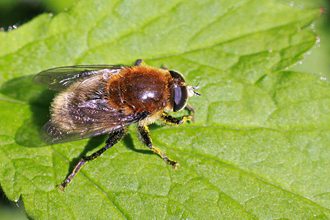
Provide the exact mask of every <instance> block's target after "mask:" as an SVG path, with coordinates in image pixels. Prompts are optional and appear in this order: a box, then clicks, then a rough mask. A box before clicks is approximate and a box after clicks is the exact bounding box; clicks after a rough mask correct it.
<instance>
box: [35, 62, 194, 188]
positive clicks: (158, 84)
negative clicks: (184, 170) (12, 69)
mask: <svg viewBox="0 0 330 220" xmlns="http://www.w3.org/2000/svg"><path fill="white" fill-rule="evenodd" d="M33 80H34V82H35V83H36V84H38V85H41V86H46V87H48V88H49V89H51V90H55V91H58V92H59V93H58V94H57V96H56V97H55V99H54V101H53V103H52V106H51V119H50V120H49V121H48V122H47V123H46V124H45V125H44V126H43V128H42V130H41V131H40V134H39V136H40V138H41V139H42V140H44V141H45V142H47V143H50V144H57V143H65V142H70V141H76V140H81V139H85V138H90V137H93V136H97V135H101V134H109V137H108V139H107V141H106V144H105V146H104V147H103V148H102V149H100V150H98V151H97V152H95V153H93V154H92V155H90V156H84V157H82V159H81V160H80V161H79V163H78V164H77V165H76V167H75V168H74V170H73V172H72V173H71V174H70V175H69V176H68V178H67V179H66V180H65V181H64V182H63V183H62V184H60V185H59V188H61V189H62V190H63V191H64V190H65V187H66V186H67V185H68V184H69V183H70V182H71V181H72V179H73V177H74V176H75V175H76V174H77V173H78V172H79V170H80V169H81V168H82V167H83V165H84V164H85V163H86V162H88V161H91V160H94V159H96V158H97V157H98V156H100V155H101V154H102V153H103V152H105V151H106V150H107V149H109V148H111V147H112V146H113V145H115V144H116V143H117V142H118V141H120V140H121V139H122V138H123V137H124V136H125V134H126V131H127V126H128V125H130V124H132V123H138V131H139V133H140V135H141V139H142V141H143V142H144V144H145V145H147V146H148V147H149V148H150V149H151V150H152V151H153V152H154V153H156V154H158V155H159V156H160V157H162V158H163V159H164V160H165V161H166V162H167V163H169V164H171V165H172V166H173V167H174V168H176V167H177V166H178V165H179V163H178V162H176V161H173V160H171V159H170V158H168V157H167V156H166V155H165V154H164V153H162V152H161V151H160V150H159V149H158V148H156V147H154V146H153V144H152V141H151V137H150V132H149V129H148V125H149V124H152V123H153V122H155V120H157V119H161V120H162V121H163V122H165V123H166V124H170V125H180V124H183V123H185V122H186V121H191V120H193V114H194V109H193V108H192V107H191V106H190V105H188V98H189V97H192V96H193V95H198V96H200V94H199V93H197V92H196V91H195V89H197V88H198V86H195V87H192V86H188V85H187V84H186V82H185V80H184V77H183V75H182V74H181V73H179V72H178V71H175V70H168V69H165V68H162V69H158V68H154V67H149V66H146V64H145V63H144V62H143V61H142V60H138V61H137V62H136V65H135V66H121V65H108V66H106V65H90V66H83V65H81V66H68V67H57V68H53V69H48V70H44V71H42V72H40V73H39V74H38V75H36V76H35V77H34V79H33ZM185 107H187V108H188V109H189V110H190V112H191V114H190V115H186V116H183V117H182V118H181V119H180V118H175V117H173V116H171V115H169V114H168V113H167V112H172V111H174V112H177V111H180V110H182V109H183V108H185Z"/></svg>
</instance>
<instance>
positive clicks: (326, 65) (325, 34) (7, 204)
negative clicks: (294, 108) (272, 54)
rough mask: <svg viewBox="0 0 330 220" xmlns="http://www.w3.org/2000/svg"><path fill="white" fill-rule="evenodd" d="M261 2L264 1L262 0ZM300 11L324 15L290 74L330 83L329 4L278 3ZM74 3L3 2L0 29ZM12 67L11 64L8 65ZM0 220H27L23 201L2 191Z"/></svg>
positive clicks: (320, 0) (313, 0) (321, 0)
mask: <svg viewBox="0 0 330 220" xmlns="http://www.w3.org/2000/svg"><path fill="white" fill-rule="evenodd" d="M260 1H262V0H260ZM279 1H280V2H283V3H284V4H291V5H293V6H295V7H298V8H320V10H324V13H323V15H322V16H321V17H320V19H319V20H318V21H317V22H316V23H315V31H316V33H317V34H318V36H319V37H320V43H318V44H316V46H315V47H314V48H313V49H312V50H311V51H310V52H308V54H306V56H305V59H304V60H303V61H302V62H299V63H297V64H296V65H295V66H293V67H291V68H290V69H291V70H295V71H300V72H306V73H313V74H317V75H320V76H322V77H324V79H325V80H328V81H329V82H330V62H329V54H330V28H329V27H330V13H328V10H329V9H330V0H294V1H289V0H279ZM74 2H75V0H0V29H1V31H11V30H12V29H15V28H17V27H19V26H21V25H24V23H26V22H28V21H29V20H31V19H33V18H34V17H36V16H38V15H39V14H42V13H52V14H54V15H56V14H58V13H60V12H61V11H63V10H66V9H67V8H69V7H70V6H71V5H72V4H74ZM8 65H10V64H8ZM0 219H2V220H6V219H17V220H19V219H27V217H26V215H25V212H24V207H23V204H22V202H21V201H18V202H11V201H8V199H7V198H6V196H5V195H4V193H3V191H2V189H1V188H0Z"/></svg>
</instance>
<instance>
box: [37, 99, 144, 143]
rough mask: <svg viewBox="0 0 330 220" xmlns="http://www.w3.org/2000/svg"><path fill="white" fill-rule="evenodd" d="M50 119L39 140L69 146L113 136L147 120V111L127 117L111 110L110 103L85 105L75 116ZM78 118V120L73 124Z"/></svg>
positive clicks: (77, 110)
mask: <svg viewBox="0 0 330 220" xmlns="http://www.w3.org/2000/svg"><path fill="white" fill-rule="evenodd" d="M72 114H73V115H72V116H73V117H67V116H66V115H63V116H60V117H57V118H58V119H57V120H52V119H51V120H49V121H48V122H47V123H46V124H45V125H44V127H43V128H42V129H41V131H40V134H39V137H40V138H41V139H42V140H44V141H45V142H47V143H50V144H56V143H65V142H70V141H77V140H81V139H85V138H90V137H94V136H98V135H101V134H106V133H110V132H111V131H113V130H116V129H119V128H123V127H126V126H128V125H130V124H132V123H135V122H138V121H140V120H142V119H144V118H146V117H147V116H148V115H149V113H148V112H147V111H143V112H138V113H136V114H133V115H126V114H125V113H124V112H122V111H118V109H114V108H111V107H110V106H109V104H108V103H107V101H106V100H104V99H97V100H91V101H88V102H84V103H82V104H80V105H79V109H76V110H75V111H74V112H73V113H72ZM72 118H74V121H72Z"/></svg>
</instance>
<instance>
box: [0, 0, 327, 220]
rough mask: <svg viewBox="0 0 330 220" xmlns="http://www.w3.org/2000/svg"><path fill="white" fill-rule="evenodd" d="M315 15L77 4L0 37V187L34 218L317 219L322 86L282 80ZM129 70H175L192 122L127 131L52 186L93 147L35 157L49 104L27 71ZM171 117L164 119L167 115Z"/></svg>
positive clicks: (205, 6) (321, 202)
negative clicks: (174, 163) (184, 85)
mask: <svg viewBox="0 0 330 220" xmlns="http://www.w3.org/2000/svg"><path fill="white" fill-rule="evenodd" d="M319 14H320V12H319V10H315V9H299V8H295V7H291V6H290V5H289V4H282V3H279V2H278V1H272V0H266V1H260V0H259V1H258V0H254V1H253V0H252V1H251V0H250V1H246V0H241V1H239V0H237V1H235V2H234V1H221V0H210V1H192V0H190V1H179V0H170V1H150V0H140V1H132V0H127V1H114V0H113V1H107V0H98V1H97V0H94V1H87V0H82V1H79V2H78V3H77V4H76V5H75V6H74V7H73V8H71V9H70V10H69V11H67V12H63V13H60V14H59V15H57V16H55V17H52V16H50V15H48V14H44V15H41V16H39V17H37V18H35V19H34V20H33V21H31V22H29V23H27V24H25V25H23V26H21V27H19V28H18V29H17V30H14V31H12V32H8V33H7V32H0V39H1V46H0V47H1V48H0V85H1V89H0V92H1V94H0V105H1V106H2V108H1V109H0V126H1V128H0V158H1V160H0V183H1V187H2V188H3V190H4V192H5V194H6V195H7V196H8V198H9V199H11V200H15V201H16V200H18V199H19V198H20V197H21V198H22V200H23V202H24V205H25V209H26V212H27V215H28V216H29V217H31V218H35V219H48V218H53V219H55V218H56V219H79V218H86V219H89V218H90V219H125V218H126V219H128V218H129V219H143V218H146V219H179V218H196V219H215V218H220V219H224V218H227V219H229V218H230V219H266V218H267V219H270V218H272V219H273V218H282V219H284V218H285V219H311V218H318V219H326V218H329V215H330V212H329V208H330V197H329V194H328V191H329V187H330V184H329V183H330V175H329V170H330V163H329V162H328V161H329V158H330V148H329V145H328V143H329V141H330V126H329V125H330V123H329V122H330V116H329V115H330V114H329V113H330V101H329V100H330V99H329V96H330V95H329V94H330V86H329V85H328V83H326V82H325V81H322V80H321V79H320V78H319V77H317V76H314V75H310V74H304V73H297V72H288V71H283V70H284V69H285V68H287V67H289V66H291V65H292V64H294V63H296V62H297V61H299V60H301V59H302V57H303V54H304V53H305V52H307V51H308V50H310V49H311V47H312V46H313V45H314V44H315V42H316V35H315V33H313V31H312V30H311V29H310V24H311V23H312V22H314V21H315V19H316V18H317V17H318V16H319ZM139 58H142V59H144V60H145V61H146V62H147V63H148V64H149V65H151V66H156V67H160V66H162V65H166V66H168V67H169V68H171V69H176V70H179V71H180V72H182V73H183V74H184V75H185V77H186V81H187V82H188V83H189V84H191V85H196V84H198V83H200V87H201V88H200V90H199V92H200V93H201V94H202V97H193V98H191V99H190V100H189V103H190V104H191V105H192V106H193V107H194V108H195V123H188V124H185V125H182V126H178V127H170V126H159V125H152V126H150V128H151V136H152V138H153V143H154V145H155V146H157V147H159V148H160V149H161V150H162V151H163V152H164V153H165V154H166V155H168V156H169V157H170V158H172V159H174V160H178V161H180V167H179V168H178V169H176V170H174V169H173V168H172V167H171V166H169V165H168V164H166V163H165V162H164V161H163V160H162V159H161V158H159V157H158V156H157V155H155V154H153V153H151V152H150V150H148V149H147V148H146V147H145V146H143V145H142V144H141V143H140V142H139V140H138V137H137V135H136V127H134V126H131V127H130V131H131V132H130V134H129V135H127V136H126V137H125V138H124V139H123V140H122V141H121V142H120V143H118V144H116V145H115V146H114V147H113V148H111V149H110V150H108V151H107V152H105V153H104V154H102V156H101V157H99V158H98V159H97V160H95V161H92V162H90V163H88V164H87V165H86V166H84V167H83V169H82V170H81V172H80V173H79V174H78V175H77V176H76V177H75V178H74V180H73V182H72V184H71V185H69V186H68V187H67V190H66V191H65V192H64V193H63V192H61V191H60V190H59V189H57V188H56V185H57V184H60V183H61V182H62V181H63V180H64V179H65V178H66V177H67V175H68V174H69V173H70V172H71V171H72V169H73V168H74V166H75V165H76V164H77V162H78V161H79V159H80V158H81V157H82V156H84V155H90V154H91V153H92V152H95V151H96V150H97V149H100V148H101V147H102V146H103V145H104V140H105V138H106V137H104V136H101V137H95V138H92V139H90V140H82V141H77V142H72V143H65V144H57V145H51V146H50V145H47V144H46V143H44V142H42V141H41V140H40V139H39V138H38V132H39V130H40V129H41V127H42V126H43V124H44V123H46V122H47V120H48V118H49V105H50V102H51V100H52V98H53V97H54V93H52V92H50V91H48V90H45V89H42V88H40V87H38V86H36V85H33V83H32V77H33V75H35V74H36V73H38V72H39V71H41V70H44V69H48V68H52V67H56V66H63V65H74V64H126V65H130V64H133V62H134V61H135V60H136V59H139ZM183 114H184V113H183V112H179V113H176V114H173V115H176V116H180V115H183Z"/></svg>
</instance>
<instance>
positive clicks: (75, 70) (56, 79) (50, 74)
mask: <svg viewBox="0 0 330 220" xmlns="http://www.w3.org/2000/svg"><path fill="white" fill-rule="evenodd" d="M122 68H124V66H119V65H79V66H63V67H56V68H53V69H48V70H44V71H42V72H40V73H38V74H37V75H36V76H35V77H34V78H33V81H34V83H35V84H37V85H40V86H43V87H46V88H49V89H51V90H54V91H58V92H59V91H62V90H63V89H65V88H67V87H68V86H70V85H71V84H72V83H74V82H76V81H77V80H81V79H83V78H85V77H89V76H91V75H96V74H104V75H106V76H107V77H110V76H111V74H115V73H118V72H120V70H121V69H122Z"/></svg>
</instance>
